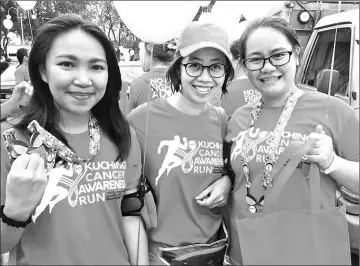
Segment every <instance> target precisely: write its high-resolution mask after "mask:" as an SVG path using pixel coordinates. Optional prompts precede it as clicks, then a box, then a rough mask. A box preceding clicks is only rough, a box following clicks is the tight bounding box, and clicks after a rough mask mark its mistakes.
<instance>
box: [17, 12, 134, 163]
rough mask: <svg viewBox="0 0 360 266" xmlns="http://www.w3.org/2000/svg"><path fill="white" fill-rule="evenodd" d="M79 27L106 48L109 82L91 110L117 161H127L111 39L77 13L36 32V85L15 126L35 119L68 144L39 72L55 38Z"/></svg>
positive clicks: (32, 69) (32, 62)
mask: <svg viewBox="0 0 360 266" xmlns="http://www.w3.org/2000/svg"><path fill="white" fill-rule="evenodd" d="M74 29H80V30H82V31H84V32H86V33H88V34H90V35H91V36H93V37H94V38H95V39H96V40H98V41H99V42H100V43H101V45H102V47H103V48H104V51H105V54H106V61H107V65H108V82H107V85H106V91H105V94H104V96H103V98H102V99H101V100H100V101H99V102H98V103H97V104H96V105H95V106H94V107H93V108H92V109H91V112H92V114H93V115H94V117H95V118H96V119H97V120H98V122H99V126H100V128H101V130H102V131H103V132H104V133H105V134H106V135H107V136H108V137H109V138H110V139H111V140H112V142H113V143H114V144H115V145H116V147H117V149H118V152H119V153H118V156H117V158H116V160H124V159H126V158H127V156H128V154H129V151H130V144H131V134H130V126H129V124H128V122H127V120H126V119H125V118H124V116H123V115H122V113H121V111H120V108H119V102H118V99H119V92H120V90H121V74H120V69H119V66H118V64H117V60H116V55H115V51H114V48H113V46H112V44H111V42H110V41H109V40H108V38H107V37H106V35H105V34H104V33H103V32H102V31H101V29H100V28H99V27H98V26H96V25H95V24H93V23H92V22H90V21H86V20H84V19H82V18H81V17H80V16H79V15H76V14H62V15H59V16H57V17H55V18H54V19H52V20H50V21H49V22H47V23H46V24H44V25H42V26H41V27H40V28H39V29H38V32H37V34H36V37H35V39H34V42H33V46H32V49H31V51H30V56H29V74H30V79H31V83H32V85H33V86H34V94H33V96H32V98H31V100H30V103H29V105H28V106H27V107H26V109H25V110H24V111H25V113H24V116H23V117H22V119H21V121H20V122H19V123H18V124H17V125H15V127H16V128H18V129H21V130H24V129H26V127H27V126H28V124H29V123H30V122H31V121H32V120H36V121H38V123H39V124H40V125H41V126H42V127H44V128H45V129H46V130H47V131H49V132H50V133H51V134H53V135H54V136H55V137H57V138H58V139H59V140H61V141H62V142H63V143H64V144H65V145H68V142H67V141H66V139H65V136H64V135H65V133H64V132H63V131H62V130H61V128H60V127H59V121H60V115H59V111H58V109H57V107H56V106H55V103H54V99H53V96H52V94H51V92H50V89H49V85H48V84H47V83H46V82H44V81H43V80H42V78H41V75H40V68H41V67H44V68H45V62H46V57H47V54H48V53H49V50H50V49H51V46H52V44H53V42H54V39H55V38H56V37H57V36H59V35H60V34H62V33H66V32H69V31H71V30H74Z"/></svg>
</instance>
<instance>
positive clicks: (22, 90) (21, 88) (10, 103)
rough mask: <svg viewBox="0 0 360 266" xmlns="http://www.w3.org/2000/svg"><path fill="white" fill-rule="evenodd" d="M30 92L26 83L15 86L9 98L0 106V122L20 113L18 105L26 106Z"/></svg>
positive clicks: (31, 89) (30, 89) (29, 86)
mask: <svg viewBox="0 0 360 266" xmlns="http://www.w3.org/2000/svg"><path fill="white" fill-rule="evenodd" d="M32 91H33V88H32V86H31V85H30V84H29V83H27V82H26V81H23V82H21V83H19V84H17V85H16V86H15V87H14V89H13V92H12V95H11V98H10V99H9V100H7V101H6V102H4V103H3V104H1V120H3V119H5V118H7V117H8V116H10V115H13V114H14V113H17V112H18V111H20V109H19V107H18V106H19V105H22V106H26V105H28V104H29V101H30V99H31V95H32Z"/></svg>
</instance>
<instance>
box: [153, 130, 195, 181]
mask: <svg viewBox="0 0 360 266" xmlns="http://www.w3.org/2000/svg"><path fill="white" fill-rule="evenodd" d="M183 141H184V144H182V143H181V140H180V137H179V136H178V135H175V136H174V140H163V141H161V142H160V145H159V148H158V154H161V149H162V148H163V147H164V146H168V150H167V153H166V155H165V158H164V161H163V164H162V166H161V168H160V169H159V172H158V175H157V177H156V178H155V185H156V186H157V184H158V182H159V179H160V177H161V176H162V175H163V174H164V172H165V170H167V175H169V173H170V171H171V169H173V168H174V167H176V166H180V165H181V164H182V161H183V160H182V159H181V158H179V157H177V156H175V153H176V151H177V150H178V149H181V150H183V151H184V150H186V149H187V148H188V143H187V138H186V137H183Z"/></svg>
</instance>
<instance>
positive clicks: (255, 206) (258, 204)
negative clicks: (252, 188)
mask: <svg viewBox="0 0 360 266" xmlns="http://www.w3.org/2000/svg"><path fill="white" fill-rule="evenodd" d="M246 203H247V204H248V205H249V208H248V209H249V212H250V213H257V212H259V213H262V212H263V209H264V196H261V198H260V200H259V201H257V200H256V199H255V197H254V196H252V195H250V194H249V193H248V194H247V195H246Z"/></svg>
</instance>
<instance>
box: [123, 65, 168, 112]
mask: <svg viewBox="0 0 360 266" xmlns="http://www.w3.org/2000/svg"><path fill="white" fill-rule="evenodd" d="M166 71H167V68H160V67H159V68H154V69H152V70H150V71H149V72H146V73H144V74H142V76H141V77H139V78H136V79H134V80H133V81H132V82H131V84H130V95H129V105H128V106H129V108H128V111H129V112H130V111H131V110H132V109H134V108H136V107H137V106H139V105H141V104H143V103H146V102H148V101H152V100H154V99H157V98H167V97H169V96H171V95H173V92H172V85H171V83H168V82H167V81H166ZM149 90H150V91H149ZM149 93H150V99H149Z"/></svg>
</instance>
